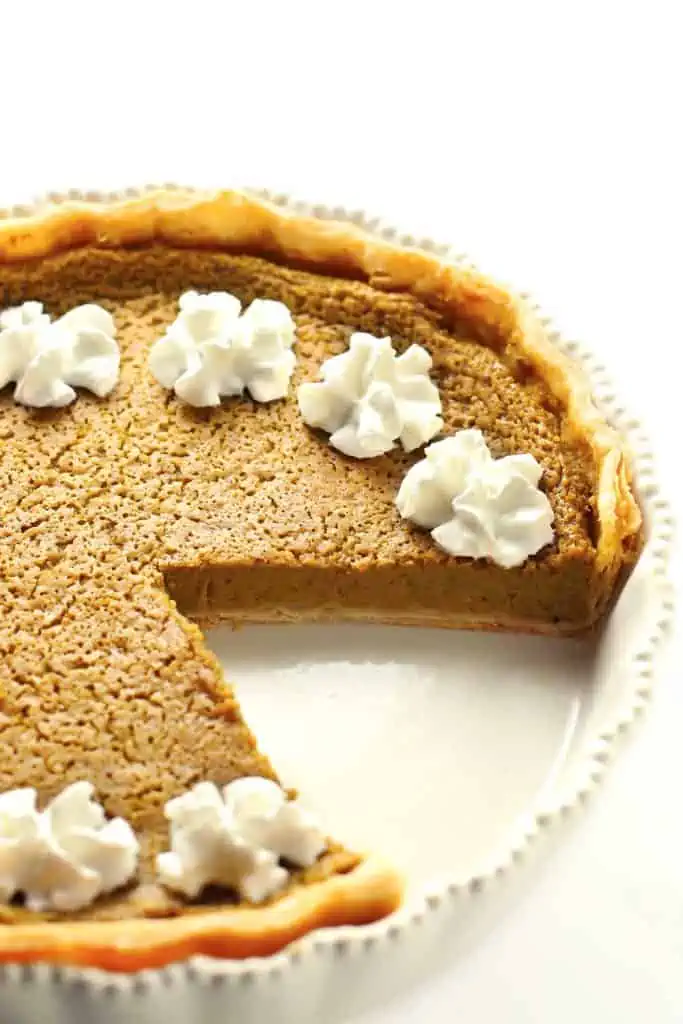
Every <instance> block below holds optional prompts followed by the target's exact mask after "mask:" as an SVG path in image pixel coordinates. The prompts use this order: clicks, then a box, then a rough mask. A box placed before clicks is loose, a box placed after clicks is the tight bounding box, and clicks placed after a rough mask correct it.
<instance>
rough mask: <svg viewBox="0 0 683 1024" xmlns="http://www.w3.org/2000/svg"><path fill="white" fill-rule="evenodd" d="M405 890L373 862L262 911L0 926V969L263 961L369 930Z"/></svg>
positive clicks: (234, 908)
mask: <svg viewBox="0 0 683 1024" xmlns="http://www.w3.org/2000/svg"><path fill="white" fill-rule="evenodd" d="M402 895H403V882H402V879H401V877H400V875H398V874H397V873H396V871H395V870H394V869H393V868H392V867H391V866H390V865H388V864H386V863H385V862H384V861H382V860H380V859H379V858H376V857H374V856H369V857H366V858H365V860H363V861H362V862H361V864H360V865H359V866H358V867H357V868H355V869H354V870H353V871H351V872H349V873H348V874H344V875H333V876H332V877H331V878H327V879H325V880H324V881H322V882H316V883H312V884H311V885H307V886H304V887H302V888H299V889H296V890H294V891H293V892H291V893H290V894H288V895H286V896H284V897H283V898H282V899H280V900H277V901H275V902H274V903H271V904H268V905H266V906H263V907H245V906H231V907H228V908H221V909H220V910H215V911H207V912H206V913H198V914H186V915H183V916H180V917H171V918H161V919H149V920H139V919H135V920H131V921H66V922H41V923H40V924H26V925H10V926H6V925H0V962H12V963H27V962H31V963H33V962H36V961H49V962H50V963H61V964H72V965H78V966H82V967H100V968H103V969H105V970H109V971H140V970H144V969H146V968H150V967H161V966H163V965H164V964H168V963H172V962H174V961H177V960H185V959H187V958H188V957H191V956H196V955H199V954H203V955H204V956H213V957H224V958H230V959H234V960H241V959H245V958H246V957H251V956H268V955H270V954H271V953H276V952H278V951H279V950H281V949H283V948H284V947H285V946H288V945H289V944H290V943H291V942H294V941H295V940H296V939H298V938H301V936H303V935H306V934H307V933H308V932H310V931H312V930H313V929H315V928H330V927H333V926H335V925H352V924H353V925H358V924H369V923H370V922H372V921H377V920H379V919H380V918H382V917H386V916H387V915H388V914H390V913H392V912H393V911H394V910H396V909H397V907H398V906H399V904H400V902H401V898H402Z"/></svg>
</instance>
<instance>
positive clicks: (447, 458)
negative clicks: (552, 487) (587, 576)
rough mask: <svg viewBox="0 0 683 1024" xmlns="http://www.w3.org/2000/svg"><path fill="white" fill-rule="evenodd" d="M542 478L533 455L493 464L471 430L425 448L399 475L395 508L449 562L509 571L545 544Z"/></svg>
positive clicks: (548, 517)
mask: <svg viewBox="0 0 683 1024" xmlns="http://www.w3.org/2000/svg"><path fill="white" fill-rule="evenodd" d="M542 472H543V470H542V468H541V466H540V465H539V464H538V462H537V461H536V459H535V458H534V457H533V455H506V456H504V457H503V458H500V459H494V458H493V456H492V455H491V452H490V451H489V449H488V447H487V444H486V441H485V439H484V437H483V435H482V433H481V432H480V431H479V430H461V431H459V432H458V433H457V434H454V435H453V436H452V437H447V438H445V439H444V440H443V441H437V442H436V443H435V444H431V445H429V447H428V448H427V449H426V450H425V458H424V459H422V460H421V461H420V462H418V463H416V464H415V465H414V466H413V467H412V468H411V469H409V470H408V472H407V473H406V475H405V477H404V479H403V482H402V484H401V486H400V488H399V491H398V494H397V496H396V504H397V506H398V510H399V512H400V513H401V515H402V516H403V517H404V518H405V519H410V520H412V522H414V523H417V525H418V526H423V527H425V528H426V529H427V530H430V531H431V534H432V537H433V538H434V540H435V541H436V542H437V544H439V545H440V547H442V548H443V549H444V550H445V551H447V552H448V553H449V554H451V555H461V556H466V557H468V558H489V559H491V561H493V562H496V563H497V564H498V565H501V566H503V567H504V568H506V569H509V568H512V567H513V566H515V565H521V564H522V563H523V562H524V561H525V560H526V559H527V558H528V557H529V556H530V555H534V554H536V552H537V551H540V550H541V548H543V547H545V546H546V544H550V543H552V540H553V537H554V533H553V529H552V522H553V511H552V508H551V506H550V502H549V501H548V498H547V496H546V495H545V494H544V493H543V491H541V490H540V489H539V487H538V483H539V481H540V479H541V475H542Z"/></svg>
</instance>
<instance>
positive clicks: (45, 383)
mask: <svg viewBox="0 0 683 1024" xmlns="http://www.w3.org/2000/svg"><path fill="white" fill-rule="evenodd" d="M114 335H115V327H114V320H113V318H112V316H111V314H110V313H108V312H107V311H106V309H103V308H102V307H101V306H98V305H95V304H94V303H88V304H87V305H84V306H76V307H75V308H74V309H72V310H70V311H69V312H68V313H66V314H65V315H64V316H62V317H59V319H58V320H51V319H50V317H49V316H48V315H47V313H44V312H43V306H42V303H40V302H25V303H24V304H23V305H22V306H17V307H14V308H12V309H6V310H4V311H3V312H2V313H0V388H4V387H5V385H7V384H10V383H14V384H16V388H15V390H14V398H15V399H16V401H17V402H20V403H21V404H22V405H28V406H32V407H34V408H45V407H47V406H52V407H56V408H59V407H61V406H64V405H69V404H70V403H71V402H73V401H74V399H75V398H76V396H77V393H76V391H75V390H74V388H77V387H81V388H87V389H88V390H89V391H92V392H94V394H96V395H97V396H98V397H100V398H103V397H104V396H105V395H108V394H109V392H110V391H111V390H112V389H113V387H114V385H115V384H116V382H117V380H118V376H119V362H120V353H119V347H118V345H117V343H116V341H115V339H114Z"/></svg>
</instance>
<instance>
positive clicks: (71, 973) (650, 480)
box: [0, 183, 674, 997]
mask: <svg viewBox="0 0 683 1024" xmlns="http://www.w3.org/2000/svg"><path fill="white" fill-rule="evenodd" d="M160 189H165V190H173V191H176V190H182V191H197V192H206V191H213V190H207V189H201V188H197V189H195V188H194V186H184V185H179V184H177V183H163V184H156V185H145V186H142V187H137V188H135V187H132V188H125V189H121V190H117V191H113V192H102V191H92V190H90V191H82V190H78V189H71V190H70V191H68V192H64V193H54V192H51V193H48V194H47V195H46V196H44V197H41V198H39V199H37V200H36V201H35V202H33V203H30V204H28V205H27V204H23V205H18V206H13V207H10V208H8V209H4V210H0V219H5V218H7V217H28V216H31V215H33V214H35V213H37V212H39V211H42V210H45V209H46V208H48V207H50V206H56V205H61V204H62V203H68V202H88V203H98V202H99V203H112V202H116V201H117V200H118V201H124V200H126V199H135V198H139V197H141V196H144V195H145V194H148V193H150V192H156V191H158V190H160ZM244 191H245V192H248V193H249V194H250V195H252V196H253V197H254V198H256V199H261V200H264V201H266V202H269V203H272V204H273V205H275V206H279V207H281V208H284V209H286V210H289V211H290V212H292V213H295V214H297V215H299V216H313V217H317V218H319V219H322V220H336V221H344V222H346V223H352V224H355V225H356V226H357V227H359V228H362V229H363V230H364V231H366V232H368V233H369V234H371V235H374V236H376V237H379V238H381V239H383V240H384V241H387V242H390V243H392V244H394V245H399V246H402V247H404V248H411V249H421V250H424V251H426V252H429V253H431V254H433V255H436V256H438V257H439V258H440V259H443V260H447V261H448V262H450V263H453V264H455V265H457V266H460V267H469V268H472V269H474V264H473V263H472V262H471V260H470V259H469V258H468V256H467V255H466V254H465V253H462V252H459V251H457V250H456V249H454V248H453V247H452V246H451V245H449V244H443V243H439V242H436V241H434V240H433V239H431V238H423V237H416V236H415V235H412V234H409V233H405V232H403V231H401V230H400V229H398V228H397V227H395V226H394V225H392V224H389V223H387V222H385V221H384V220H383V219H381V218H379V217H373V216H371V215H370V214H368V213H366V212H365V211H364V210H360V209H359V210H349V209H346V208H344V207H341V206H328V205H325V204H320V203H315V204H312V203H309V202H307V201H305V200H302V199H299V198H298V197H293V196H291V195H288V194H286V193H282V192H276V191H271V190H269V189H264V188H258V189H252V188H246V189H244ZM517 294H518V295H520V297H521V298H522V299H523V300H524V301H525V302H526V303H527V305H528V306H529V307H530V308H531V309H532V310H533V311H534V313H535V314H536V316H537V317H538V318H539V319H540V321H541V324H542V325H543V327H544V329H545V331H546V333H547V335H548V337H549V339H550V340H551V341H552V343H553V344H554V345H556V346H557V347H558V348H559V349H560V350H561V351H562V352H564V353H565V354H566V355H568V356H569V357H570V358H571V359H572V360H573V361H574V362H576V363H578V364H579V365H581V366H582V368H583V370H584V373H585V374H586V376H587V377H588V380H589V382H590V384H591V391H592V394H593V398H594V400H595V402H596V404H597V405H598V406H599V408H600V410H601V411H602V412H603V413H604V414H605V416H606V417H607V418H608V419H609V421H610V422H611V423H612V424H613V425H614V426H615V427H616V428H617V430H619V432H620V433H621V434H622V436H623V437H625V438H626V439H627V441H628V443H629V446H630V450H631V455H632V465H633V469H634V479H635V484H636V487H637V491H638V497H639V500H640V503H641V506H642V508H643V510H644V513H645V520H646V527H647V531H648V538H647V542H646V545H645V548H644V550H643V553H642V555H641V557H644V556H649V558H650V561H651V571H652V576H653V579H654V582H655V586H656V597H655V599H654V600H655V604H656V609H655V614H654V616H653V622H654V624H653V625H651V627H650V629H649V630H648V631H647V633H645V634H644V638H643V640H642V642H641V643H640V644H639V645H638V650H637V651H636V652H635V653H634V654H633V656H632V657H631V661H630V672H628V673H627V674H626V675H627V678H624V679H623V680H622V683H621V689H622V695H621V699H620V700H619V701H618V702H617V707H616V708H614V709H613V711H612V713H611V714H610V715H609V716H607V720H606V721H605V722H604V724H603V727H602V728H601V729H600V731H599V732H598V734H597V736H596V735H593V736H592V738H591V739H590V740H589V741H588V742H585V743H584V746H585V749H583V750H582V751H581V752H580V753H579V754H577V755H574V756H575V757H576V759H577V760H578V761H579V762H580V763H579V766H578V768H577V770H576V771H574V772H573V773H572V776H571V780H570V782H569V783H568V784H565V785H564V786H561V787H560V790H559V793H558V792H556V791H553V792H552V793H550V794H549V793H548V787H545V788H544V792H543V793H542V794H541V796H540V797H539V798H538V799H537V801H536V804H535V805H534V807H533V808H532V809H531V810H530V811H529V812H528V813H527V814H526V815H524V816H523V818H522V820H521V821H519V822H518V823H517V824H516V826H515V828H514V829H513V831H512V833H511V835H510V836H509V838H508V841H507V842H506V844H505V848H504V849H503V850H499V851H497V854H496V855H495V856H494V857H492V858H491V861H490V863H489V864H488V865H487V866H486V867H485V868H483V869H482V870H481V871H479V872H478V873H476V874H474V875H471V876H469V877H467V878H459V877H458V878H446V879H444V880H442V881H440V882H438V883H435V884H433V885H431V886H423V887H422V889H421V891H420V892H419V893H415V894H413V895H412V896H411V897H409V898H408V901H407V902H406V904H405V905H404V906H403V907H401V908H400V909H399V910H398V911H397V912H396V913H395V914H393V915H391V917H389V918H385V919H384V920H381V921H377V922H375V923H374V924H371V925H363V926H344V927H337V928H331V929H327V930H325V931H320V932H311V933H310V934H308V935H306V936H304V937H303V938H301V939H298V940H297V941H296V942H294V943H292V945H291V946H289V947H288V948H286V949H285V950H283V951H282V952H280V953H276V954H274V955H272V956H269V957H262V958H251V959H247V960H238V961H230V960H215V959H211V958H209V957H204V956H196V957H192V958H190V959H189V960H186V961H182V962H179V963H173V964H168V965H167V966H165V967H162V968H157V969H151V970H143V971H140V972H138V973H135V974H118V973H110V972H107V971H103V970H100V969H97V968H79V967H69V966H63V965H59V964H11V963H10V964H4V965H0V983H1V982H4V981H7V982H13V983H15V984H17V983H19V984H21V985H24V984H25V985H35V984H36V983H39V984H40V983H43V984H50V985H56V986H59V987H62V986H81V987H82V986H87V987H88V988H94V989H96V990H97V991H98V992H99V993H101V994H102V995H103V996H106V997H116V995H117V994H119V993H123V992H128V993H130V994H135V993H140V994H148V993H149V992H150V991H151V990H154V989H156V988H167V987H168V986H175V985H183V984H185V983H187V982H192V983H196V984H200V985H202V984H203V985H212V986H213V985H221V986H227V985H234V984H248V983H253V982H255V981H256V980H257V978H271V979H275V978H276V977H277V976H279V975H282V974H283V973H284V972H286V971H288V970H292V969H294V968H295V967H296V966H297V965H299V964H300V963H301V962H302V960H303V958H304V957H308V956H315V955H320V954H321V953H325V952H327V953H328V954H331V955H332V956H338V955H343V954H344V953H345V952H347V951H348V949H349V948H350V947H351V946H356V947H362V948H364V949H367V950H369V949H372V948H375V947H377V946H378V945H379V944H381V943H385V942H395V941H397V940H398V939H400V938H401V937H403V936H404V935H405V934H406V933H407V932H409V931H410V930H411V928H412V926H414V925H417V924H419V923H420V922H422V921H423V920H424V919H425V918H426V917H427V916H429V915H431V914H434V913H437V912H439V911H441V910H443V909H444V907H446V906H447V905H448V904H449V903H452V902H455V901H457V900H459V899H462V898H466V897H472V896H475V895H478V894H479V893H482V892H488V891H490V890H492V889H493V888H494V887H495V886H496V885H498V884H500V883H501V881H502V880H503V879H504V878H506V877H507V876H508V874H509V873H510V871H511V870H512V869H513V868H514V867H515V866H516V865H517V864H518V863H519V862H520V861H521V860H523V859H525V857H526V855H527V854H528V853H529V851H530V850H531V848H532V847H533V846H535V844H536V841H537V840H539V839H540V838H542V837H543V836H544V835H546V834H547V833H548V832H549V831H550V830H551V829H552V828H553V826H555V825H557V824H559V823H560V822H562V821H564V820H566V819H567V818H568V816H569V815H570V814H571V813H572V812H573V811H576V810H578V809H579V808H581V807H582V806H583V805H584V804H585V802H586V800H587V798H588V797H589V796H590V795H591V793H593V791H594V790H595V789H596V787H597V785H598V783H599V782H600V781H601V779H602V778H603V777H604V775H605V772H606V770H607V768H608V766H609V765H610V763H611V762H612V760H613V759H614V756H615V755H616V753H617V750H618V747H619V741H620V740H621V738H622V737H623V736H624V734H625V733H627V732H628V731H629V729H630V728H631V726H632V725H633V724H634V723H635V721H636V719H637V718H638V717H639V715H640V713H641V712H642V710H643V709H644V708H645V706H646V705H647V703H648V700H649V698H650V694H651V692H652V685H653V678H654V662H655V658H656V655H657V652H658V650H659V648H660V647H661V646H662V642H663V640H664V638H665V636H666V634H667V632H668V629H669V626H670V624H671V622H672V619H673V613H674V593H673V587H672V585H671V582H670V579H669V560H670V555H671V550H672V542H673V534H674V519H673V514H672V510H671V507H670V505H669V502H668V500H667V499H666V497H664V496H663V495H662V493H661V489H660V485H659V482H658V479H657V474H656V466H655V458H654V455H653V452H652V448H651V445H650V443H649V441H648V439H647V437H646V436H645V434H644V433H643V431H642V429H641V425H640V422H639V420H638V419H636V418H635V417H633V416H632V415H630V414H629V412H628V411H627V409H625V408H624V406H623V405H622V404H621V402H620V400H619V398H618V396H617V394H616V391H615V389H614V385H613V383H612V381H611V380H610V377H609V373H608V371H607V369H606V368H605V367H604V366H603V365H602V363H601V362H600V361H599V360H598V359H597V357H596V356H595V355H594V354H593V353H592V352H591V351H590V350H589V349H588V348H586V347H585V346H584V345H583V344H582V343H580V342H578V341H575V340H573V339H571V340H570V339H568V338H565V337H564V336H563V335H562V334H561V333H560V332H559V331H558V330H557V328H556V327H555V325H554V323H553V321H552V319H551V318H549V317H547V316H546V315H545V314H544V312H543V310H542V307H541V306H540V305H539V304H538V303H537V302H536V301H535V299H534V298H533V297H532V296H531V295H529V294H528V293H525V292H521V293H520V292H517ZM550 788H552V787H550Z"/></svg>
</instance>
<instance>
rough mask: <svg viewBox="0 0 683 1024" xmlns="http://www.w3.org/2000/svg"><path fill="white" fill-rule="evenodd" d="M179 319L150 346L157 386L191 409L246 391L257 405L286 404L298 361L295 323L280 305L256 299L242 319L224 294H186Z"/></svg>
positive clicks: (235, 302)
mask: <svg viewBox="0 0 683 1024" xmlns="http://www.w3.org/2000/svg"><path fill="white" fill-rule="evenodd" d="M179 305H180V313H179V314H178V316H177V318H176V319H175V320H174V322H173V323H172V324H171V326H170V327H169V329H168V331H167V332H166V334H165V335H164V337H163V338H160V339H159V340H158V341H157V342H155V343H154V345H153V346H152V348H151V350H150V354H149V365H150V369H151V371H152V374H153V375H154V377H155V378H156V380H157V381H158V382H159V383H160V384H161V385H162V387H165V388H172V389H173V390H174V391H175V393H176V395H178V397H179V398H181V399H182V400H183V401H184V402H187V403H188V404H189V405H194V406H197V407H204V406H214V405H220V401H221V398H224V397H229V396H231V395H241V394H242V393H243V392H244V391H245V389H246V390H248V391H249V393H250V395H251V397H252V398H253V399H254V400H255V401H257V402H272V401H273V400H274V399H276V398H284V397H285V396H286V394H287V392H288V390H289V381H290V378H291V376H292V373H293V371H294V365H295V363H296V357H295V355H294V353H293V352H292V345H293V344H294V338H295V334H294V330H295V328H294V321H293V319H292V315H291V313H290V312H289V310H288V309H287V307H286V306H285V305H284V304H283V303H282V302H273V301H271V300H270V299H254V301H253V302H252V303H251V305H250V306H249V307H248V309H246V310H245V311H244V312H243V313H242V314H241V315H240V310H241V306H240V301H239V299H237V298H236V297H235V296H234V295H230V294H229V293H228V292H210V293H208V294H199V293H198V292H194V291H190V292H185V294H184V295H181V297H180V303H179Z"/></svg>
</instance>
